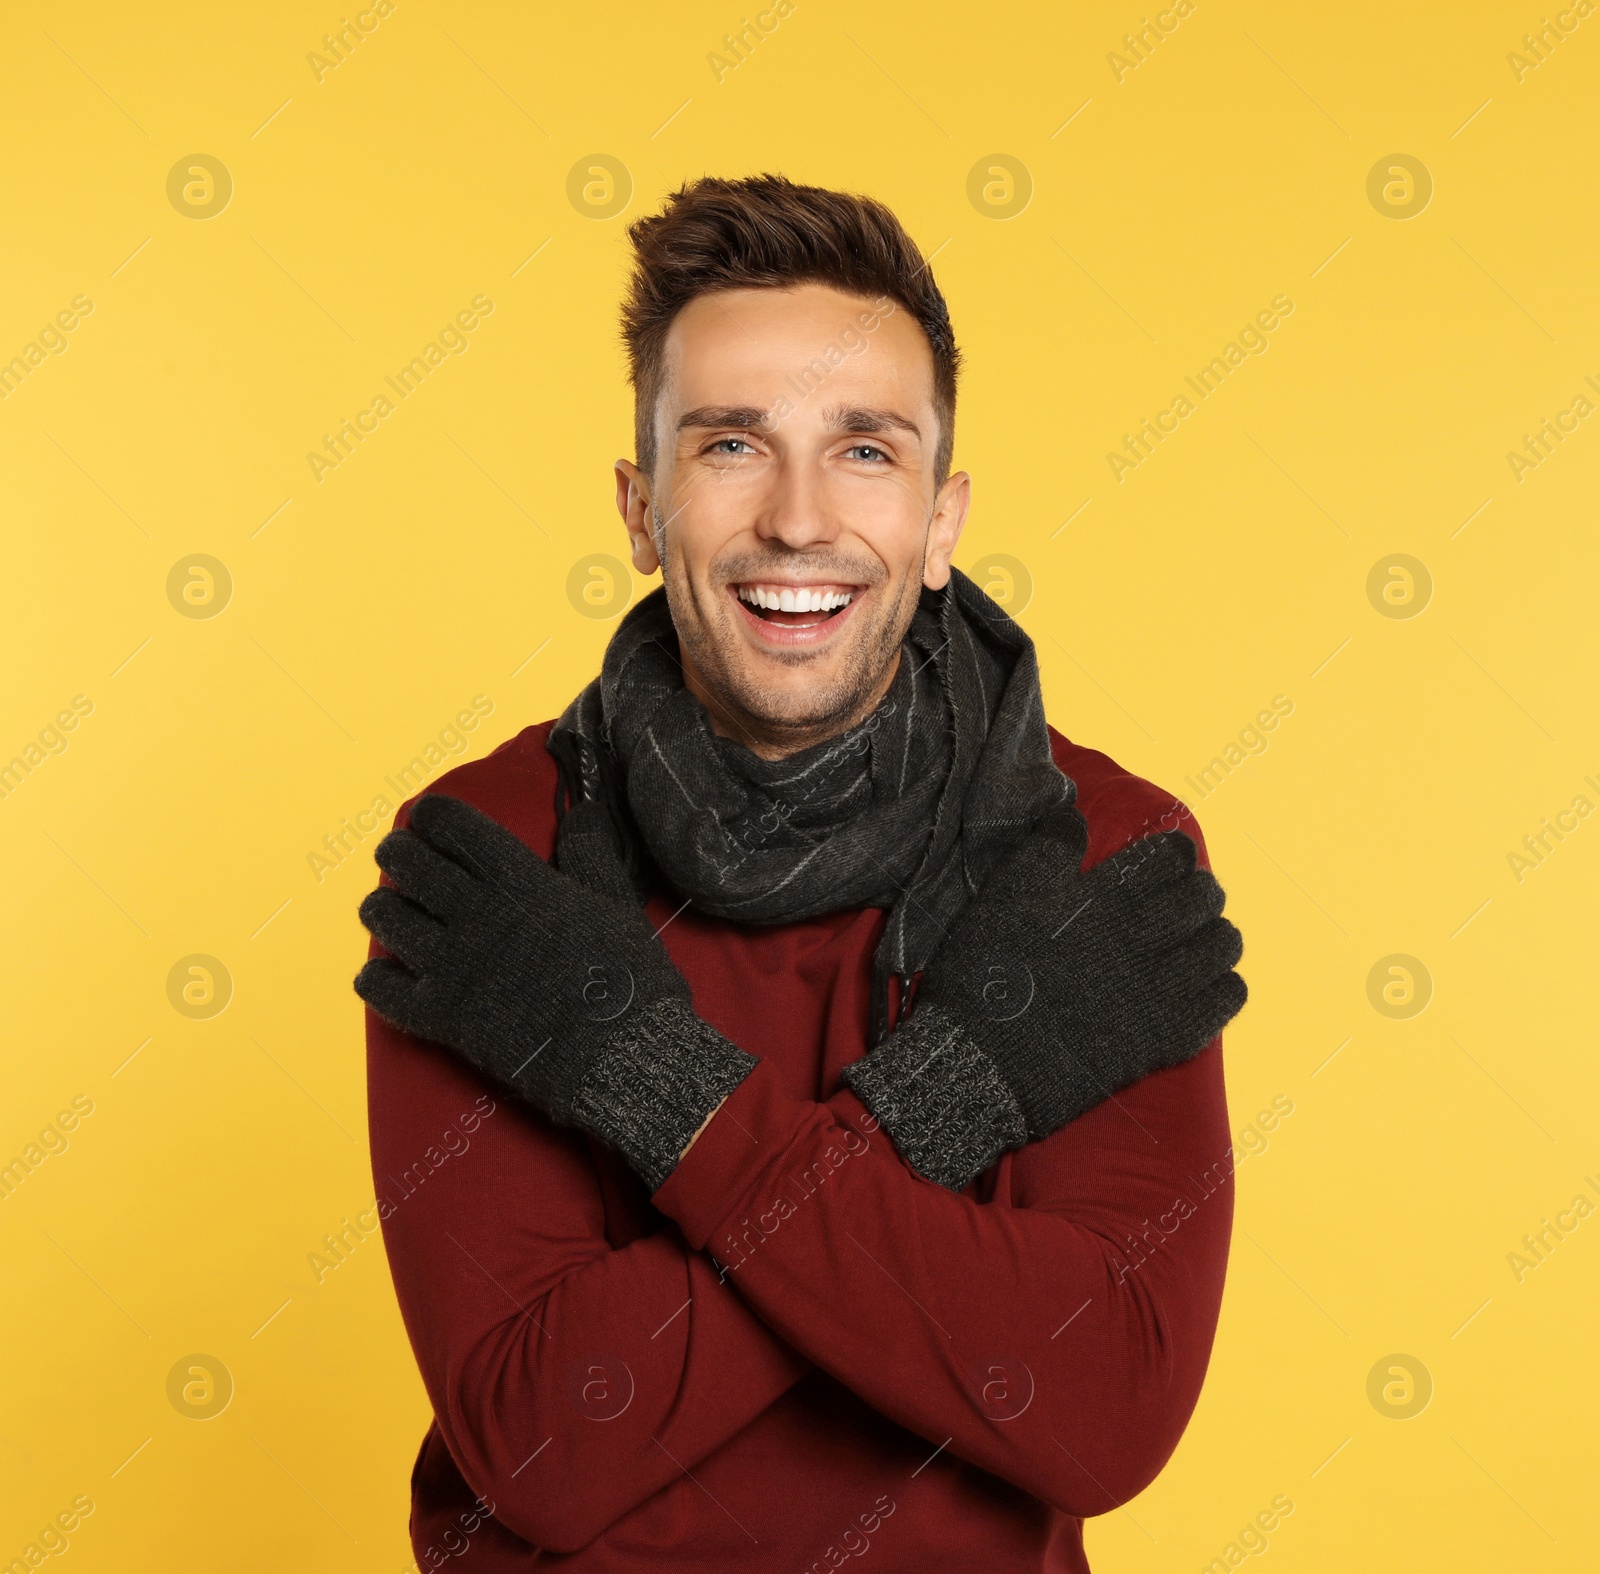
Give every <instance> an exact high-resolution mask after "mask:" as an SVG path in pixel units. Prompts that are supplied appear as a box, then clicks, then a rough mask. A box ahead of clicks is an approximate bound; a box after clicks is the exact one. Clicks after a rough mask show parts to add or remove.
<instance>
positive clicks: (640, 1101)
mask: <svg viewBox="0 0 1600 1574" xmlns="http://www.w3.org/2000/svg"><path fill="white" fill-rule="evenodd" d="M758 1064H759V1062H758V1061H757V1059H756V1057H755V1056H754V1055H747V1054H746V1053H745V1052H744V1051H743V1050H742V1049H740V1048H739V1047H738V1045H736V1044H734V1043H731V1042H730V1041H729V1040H728V1039H726V1038H724V1037H723V1036H722V1034H720V1033H719V1032H717V1030H716V1029H715V1028H712V1027H709V1026H707V1025H706V1023H704V1022H702V1021H701V1020H700V1018H699V1017H697V1016H696V1015H695V1014H694V1011H693V1010H692V1009H691V1008H690V1007H689V1006H688V1005H687V1004H686V1003H684V1002H683V1001H680V1000H673V999H667V1000H662V1001H659V1002H657V1003H656V1004H655V1005H652V1006H650V1007H648V1008H647V1009H646V1010H644V1011H641V1012H639V1013H637V1015H634V1016H632V1017H631V1018H630V1019H629V1020H628V1021H626V1022H625V1023H624V1024H623V1026H622V1027H621V1028H620V1029H619V1030H618V1031H617V1032H616V1033H614V1034H612V1035H611V1037H610V1038H609V1039H608V1040H607V1041H606V1046H605V1049H604V1051H603V1052H602V1053H601V1055H600V1057H599V1059H598V1060H596V1061H595V1063H594V1065H593V1066H592V1067H591V1068H590V1069H589V1071H588V1072H587V1073H586V1075H585V1076H584V1079H583V1082H582V1084H581V1085H580V1086H579V1088H578V1092H577V1095H576V1097H575V1098H574V1100H573V1116H574V1118H575V1119H576V1120H577V1121H578V1122H579V1124H580V1125H582V1126H584V1127H586V1128H587V1129H588V1130H590V1131H592V1132H593V1133H594V1134H595V1135H596V1136H598V1137H601V1138H603V1139H604V1140H605V1141H607V1142H609V1143H610V1144H611V1146H612V1147H614V1148H616V1149H617V1150H618V1152H620V1153H621V1154H622V1156H623V1157H624V1158H626V1159H627V1161H628V1163H629V1164H631V1165H632V1166H633V1168H634V1170H635V1171H636V1172H637V1173H638V1174H639V1175H640V1176H641V1177H642V1178H643V1180H644V1183H645V1184H646V1185H647V1186H648V1187H649V1188H650V1190H651V1191H652V1192H654V1191H656V1190H658V1189H659V1188H660V1187H661V1186H662V1185H663V1184H665V1182H666V1179H667V1177H668V1176H669V1175H670V1174H671V1173H672V1171H673V1170H674V1168H676V1166H677V1163H678V1159H679V1156H680V1155H681V1154H682V1152H683V1150H684V1148H685V1147H687V1146H688V1143H689V1139H690V1138H691V1137H692V1136H693V1135H694V1134H695V1133H696V1132H697V1131H698V1130H699V1129H700V1127H701V1125H702V1123H703V1122H704V1121H705V1118H706V1116H707V1115H709V1114H710V1113H711V1111H712V1110H714V1109H715V1108H716V1107H717V1105H718V1104H720V1103H721V1102H722V1100H723V1099H725V1098H726V1097H727V1096H728V1094H730V1093H731V1092H733V1090H734V1089H735V1088H736V1087H738V1086H739V1084H740V1083H741V1082H743V1081H744V1079H745V1078H746V1077H747V1076H749V1075H750V1073H751V1072H752V1071H753V1070H754V1069H755V1067H756V1066H757V1065H758Z"/></svg>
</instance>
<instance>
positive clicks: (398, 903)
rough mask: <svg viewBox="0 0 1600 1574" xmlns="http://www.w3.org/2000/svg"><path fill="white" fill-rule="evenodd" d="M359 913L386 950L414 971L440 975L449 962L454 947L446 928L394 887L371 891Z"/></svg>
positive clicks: (381, 886) (389, 886)
mask: <svg viewBox="0 0 1600 1574" xmlns="http://www.w3.org/2000/svg"><path fill="white" fill-rule="evenodd" d="M359 912H360V915H361V922H362V923H363V924H365V925H366V926H367V928H368V929H369V930H370V931H371V932H372V933H373V934H374V935H376V936H377V938H378V943H379V944H380V945H381V946H382V947H383V948H384V950H385V951H388V952H389V953H390V954H391V955H393V956H396V957H398V958H399V959H400V961H402V962H403V963H404V964H405V965H406V966H407V967H408V968H410V969H411V970H412V971H413V972H416V973H431V972H436V971H437V970H438V969H439V968H441V967H442V966H443V965H444V964H445V962H446V961H447V959H448V957H449V952H450V946H449V936H448V932H447V931H446V929H445V927H444V925H443V924H441V923H440V922H439V921H438V919H436V918H430V917H429V916H428V914H427V913H426V912H424V911H423V909H422V908H420V907H419V906H418V905H417V904H416V903H415V902H413V901H411V900H410V898H408V897H405V896H402V895H401V894H400V892H399V891H397V890H396V889H395V888H394V887H393V886H391V885H380V886H379V887H378V889H377V890H376V891H369V892H368V893H367V895H366V897H365V898H364V899H363V900H362V903H361V906H360V908H359Z"/></svg>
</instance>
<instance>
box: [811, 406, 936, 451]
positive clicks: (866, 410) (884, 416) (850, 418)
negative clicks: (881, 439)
mask: <svg viewBox="0 0 1600 1574" xmlns="http://www.w3.org/2000/svg"><path fill="white" fill-rule="evenodd" d="M822 418H823V420H825V421H826V422H827V423H828V425H829V426H832V427H836V428H837V429H838V430H839V431H841V432H855V433H869V432H909V433H910V434H911V435H912V436H913V437H915V438H916V439H917V440H918V441H919V442H920V441H921V438H922V431H921V429H920V428H919V427H918V426H917V423H916V422H915V421H909V420H907V419H906V417H905V416H903V415H900V414H899V413H898V412H896V411H894V410H877V409H872V408H870V407H866V406H862V405H838V406H835V407H834V408H833V409H831V410H825V411H824V412H823V417H822Z"/></svg>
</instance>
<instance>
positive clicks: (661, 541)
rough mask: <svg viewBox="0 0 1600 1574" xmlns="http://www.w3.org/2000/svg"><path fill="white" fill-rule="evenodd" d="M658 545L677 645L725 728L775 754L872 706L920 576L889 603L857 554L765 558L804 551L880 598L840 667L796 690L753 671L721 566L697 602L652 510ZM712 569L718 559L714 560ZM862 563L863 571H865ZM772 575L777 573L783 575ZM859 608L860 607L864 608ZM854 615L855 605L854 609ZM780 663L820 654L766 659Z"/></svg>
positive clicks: (798, 664)
mask: <svg viewBox="0 0 1600 1574" xmlns="http://www.w3.org/2000/svg"><path fill="white" fill-rule="evenodd" d="M655 525H656V529H655V532H654V534H655V537H656V553H657V556H658V557H659V558H660V559H661V579H662V583H663V584H664V585H665V587H666V592H667V607H668V610H669V611H670V612H671V614H672V622H673V626H674V628H675V629H676V630H677V635H678V644H679V648H680V652H681V654H682V655H683V657H684V659H685V661H686V662H692V663H693V664H694V667H695V670H696V671H697V672H698V673H699V675H700V677H701V680H702V682H703V684H704V686H705V687H706V688H707V689H708V690H709V691H710V693H711V696H712V699H713V700H714V702H715V707H714V708H715V717H716V720H717V721H718V722H719V723H720V724H721V727H722V728H724V729H725V730H726V731H727V733H728V734H730V735H731V736H733V737H735V738H737V739H739V740H740V741H742V742H744V743H745V744H747V745H748V746H749V747H751V748H753V749H756V750H757V752H759V753H761V754H763V755H767V756H768V757H774V756H776V755H782V754H791V753H794V752H796V751H797V750H800V749H804V748H809V747H810V746H811V745H812V744H815V743H821V742H823V741H825V740H826V739H828V738H832V737H836V736H838V734H840V733H842V732H845V731H847V730H848V729H849V728H851V727H853V726H855V725H856V724H857V723H858V722H861V721H864V720H865V719H866V718H867V717H868V716H869V715H870V714H871V713H872V711H873V710H874V709H875V708H876V706H877V704H878V702H879V700H881V698H882V697H883V695H884V693H885V692H886V690H887V689H888V687H889V684H890V683H891V681H892V680H893V677H894V672H895V668H896V664H897V663H898V661H899V659H900V647H901V643H902V641H903V640H904V639H905V635H906V630H907V629H908V628H909V627H910V626H911V619H912V616H913V615H914V614H915V612H916V607H917V602H918V599H919V597H920V593H921V580H920V578H919V577H918V578H914V577H913V576H912V575H911V574H907V575H906V577H905V578H904V579H903V580H902V581H901V582H900V584H899V586H898V587H896V590H895V599H894V601H893V602H892V603H884V602H883V600H882V598H883V594H884V592H885V590H887V589H888V587H889V581H888V579H887V578H886V577H883V575H882V565H881V564H873V565H870V567H869V565H867V564H866V563H864V562H856V561H854V560H851V561H849V562H848V563H847V562H846V561H845V560H841V559H831V560H830V559H828V558H826V557H821V556H818V555H815V554H801V553H794V554H790V556H789V558H788V559H783V558H778V557H771V558H769V559H768V560H767V563H766V565H765V567H766V568H767V569H772V568H776V567H777V566H778V565H779V564H781V563H783V562H785V561H790V562H792V561H793V559H795V558H805V559H806V560H807V561H808V563H809V564H814V565H816V567H817V568H818V569H819V570H820V572H822V573H823V574H828V575H833V576H835V577H837V578H839V579H841V580H843V581H844V582H846V583H864V584H866V585H867V587H868V588H869V589H870V590H871V591H872V592H873V593H874V601H875V603H877V604H876V605H875V607H874V608H873V609H872V610H873V612H874V614H875V615H874V616H873V618H872V621H871V622H870V623H869V624H867V625H865V626H861V627H856V628H853V629H851V630H850V631H849V636H848V642H847V644H846V646H845V648H844V649H843V650H842V651H840V653H839V654H838V656H836V657H834V658H833V659H834V661H835V662H836V663H837V671H836V672H835V673H834V674H833V675H832V676H831V677H829V678H828V679H826V680H823V681H821V682H819V683H818V684H817V685H816V686H815V687H811V688H807V689H802V690H800V691H799V692H796V691H795V690H791V689H783V688H778V687H774V686H770V685H766V684H762V683H760V682H759V681H756V680H754V679H752V677H751V675H750V673H749V670H748V666H747V660H748V658H744V657H743V656H742V654H741V653H742V651H743V650H744V649H746V648H747V647H746V646H745V639H744V635H743V634H742V633H741V631H740V630H739V629H738V628H737V627H736V626H735V623H734V619H735V618H737V617H738V616H739V615H740V614H739V612H738V609H737V608H735V607H732V606H730V605H728V598H727V597H726V596H724V595H723V594H722V591H721V589H720V586H721V584H722V583H724V582H725V581H726V578H727V575H726V573H725V572H724V571H723V570H720V569H719V570H716V572H714V574H713V576H712V577H713V578H714V580H715V581H716V583H717V585H718V587H719V588H717V589H714V590H712V592H711V596H712V603H711V605H710V606H708V607H702V606H701V605H700V603H699V600H698V598H697V596H696V594H695V589H694V587H693V586H692V585H691V584H690V583H689V581H688V576H687V573H686V572H685V571H684V569H683V568H682V564H681V559H680V558H679V557H678V556H677V554H670V555H669V553H668V552H667V551H666V550H665V548H666V532H665V530H664V529H662V528H661V521H660V518H659V515H657V517H656V519H655ZM713 567H714V569H715V565H713ZM736 568H737V570H738V573H737V577H738V578H740V579H759V578H761V577H762V571H761V569H759V568H757V567H756V566H755V565H750V566H749V568H748V570H747V566H746V565H745V564H744V563H742V562H741V563H739V564H738V565H736ZM864 571H865V572H864ZM772 577H774V578H780V577H782V576H781V574H777V573H775V574H773V575H772ZM868 610H869V609H868V608H865V607H863V608H862V609H861V611H868ZM856 615H857V616H858V617H859V615H860V614H859V613H857V614H856ZM767 659H769V660H773V661H777V662H779V663H781V664H782V665H784V666H787V667H793V668H805V667H808V666H819V665H820V663H819V661H818V657H817V656H816V655H815V654H813V653H811V652H809V651H804V650H794V651H781V650H780V651H774V652H772V653H771V655H770V656H769V657H768V658H767Z"/></svg>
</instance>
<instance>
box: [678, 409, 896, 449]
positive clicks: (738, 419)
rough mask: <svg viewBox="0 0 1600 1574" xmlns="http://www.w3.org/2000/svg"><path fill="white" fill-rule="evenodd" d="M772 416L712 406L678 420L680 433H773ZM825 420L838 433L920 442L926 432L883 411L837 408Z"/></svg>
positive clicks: (748, 410) (764, 413) (685, 413)
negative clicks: (891, 435) (894, 435)
mask: <svg viewBox="0 0 1600 1574" xmlns="http://www.w3.org/2000/svg"><path fill="white" fill-rule="evenodd" d="M767 415H768V412H767V411H765V410H761V409H758V408H757V407H756V406H755V405H753V404H729V405H723V404H708V405H700V406H699V407H698V408H696V409H693V410H685V411H684V413H683V414H682V415H681V416H679V417H678V430H679V431H680V432H685V431H709V430H712V429H715V428H717V427H732V428H735V429H736V430H742V431H770V430H772V428H771V426H770V425H769V424H768V420H767ZM822 418H823V420H824V421H825V422H826V423H827V424H828V425H829V426H831V427H833V428H834V430H836V431H840V432H850V433H853V434H856V435H866V434H869V433H875V432H909V433H910V434H911V435H912V436H913V437H915V438H916V439H917V440H918V441H919V442H920V441H921V439H922V430H921V428H920V427H918V425H917V424H916V422H915V421H910V420H907V418H906V417H905V416H903V415H900V414H899V413H897V412H896V411H894V410H880V409H875V408H872V407H870V406H865V405H836V406H834V407H833V408H832V409H829V410H825V411H823V417H822Z"/></svg>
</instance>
